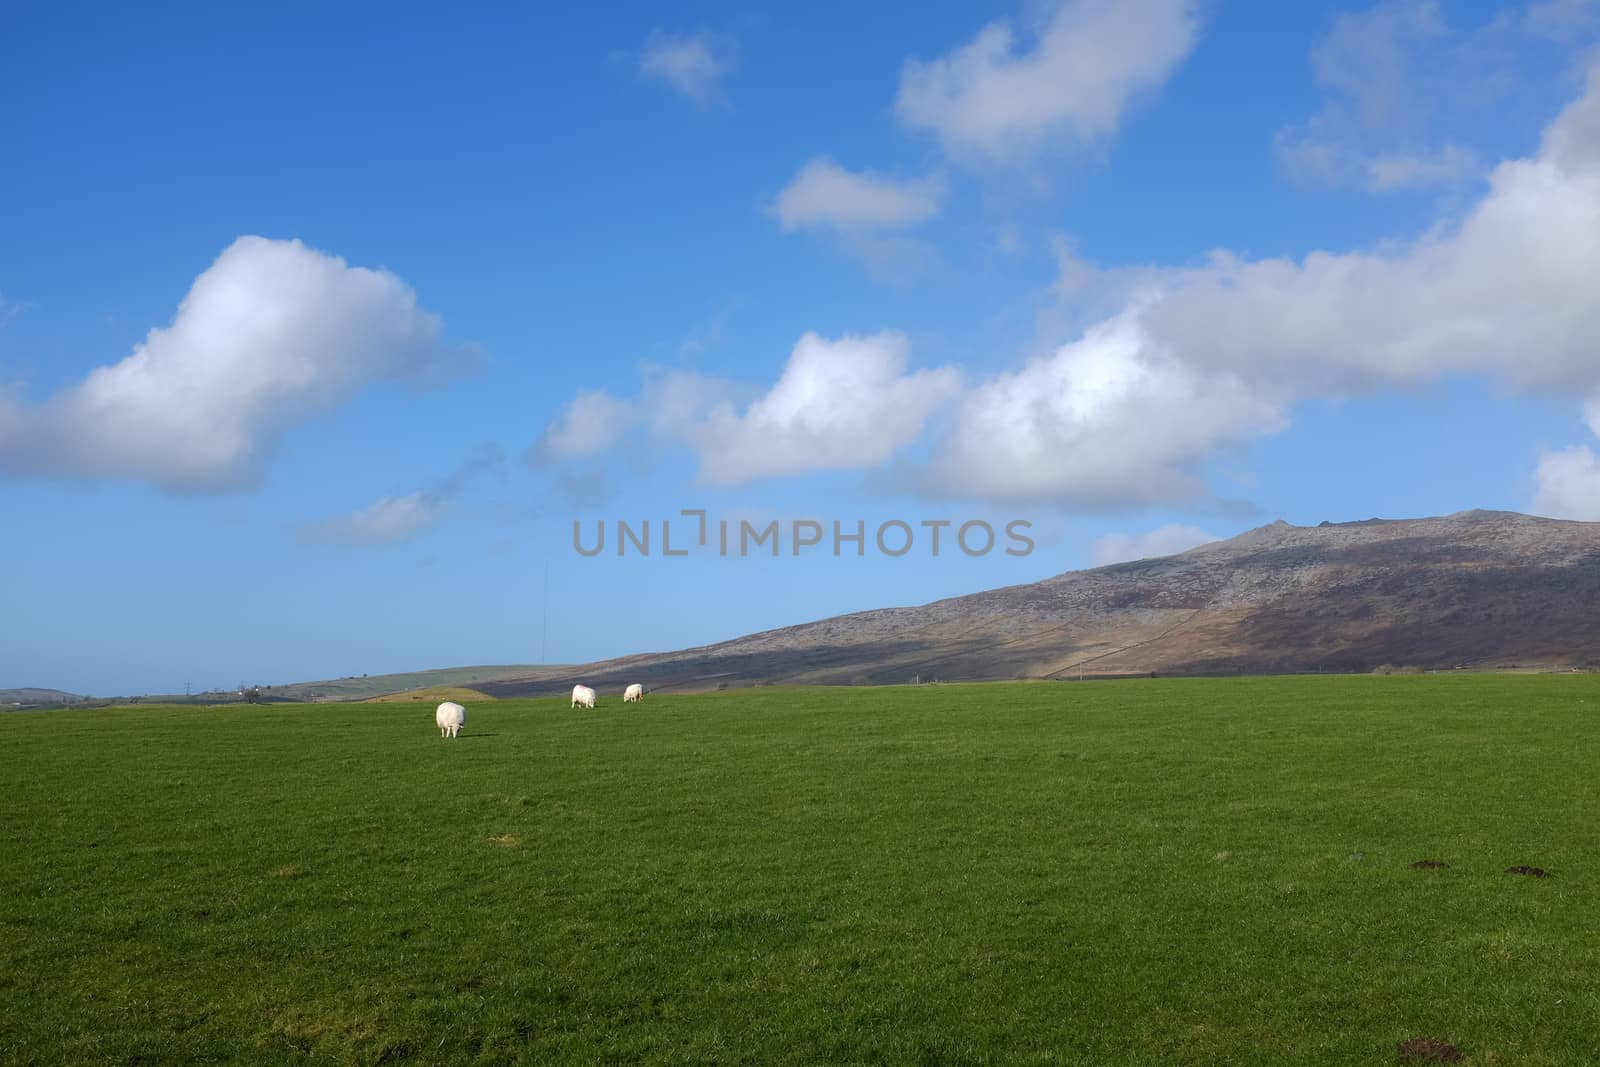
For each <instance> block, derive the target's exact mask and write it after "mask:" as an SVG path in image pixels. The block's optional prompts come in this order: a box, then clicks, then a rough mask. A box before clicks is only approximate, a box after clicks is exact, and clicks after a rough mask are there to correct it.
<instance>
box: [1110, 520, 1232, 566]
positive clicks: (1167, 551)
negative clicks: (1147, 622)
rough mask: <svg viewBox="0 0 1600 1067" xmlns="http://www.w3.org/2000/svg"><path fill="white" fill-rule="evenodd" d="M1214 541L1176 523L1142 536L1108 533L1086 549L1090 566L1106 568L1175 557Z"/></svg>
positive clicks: (1209, 535)
mask: <svg viewBox="0 0 1600 1067" xmlns="http://www.w3.org/2000/svg"><path fill="white" fill-rule="evenodd" d="M1215 540H1218V538H1216V537H1215V536H1213V535H1211V534H1208V533H1206V532H1205V531H1204V530H1201V529H1197V528H1196V527H1193V526H1180V525H1178V524H1176V523H1173V524H1170V525H1167V526H1162V527H1159V528H1157V529H1154V530H1150V531H1148V532H1147V533H1142V534H1125V533H1111V534H1106V535H1105V536H1104V537H1099V538H1096V539H1095V542H1094V544H1092V545H1090V546H1089V565H1090V566H1091V567H1105V566H1109V565H1110V564H1112V563H1126V562H1127V561H1129V560H1135V559H1155V558H1157V557H1160V556H1174V555H1177V554H1178V553H1179V552H1187V551H1189V549H1191V548H1196V547H1198V546H1200V545H1205V544H1210V543H1211V542H1212V541H1215Z"/></svg>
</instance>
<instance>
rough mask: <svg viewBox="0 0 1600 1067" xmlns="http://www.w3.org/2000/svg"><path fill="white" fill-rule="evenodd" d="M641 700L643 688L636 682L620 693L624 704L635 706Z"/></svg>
mask: <svg viewBox="0 0 1600 1067" xmlns="http://www.w3.org/2000/svg"><path fill="white" fill-rule="evenodd" d="M643 699H644V686H642V685H640V684H639V683H638V682H634V683H633V684H632V685H630V686H628V688H626V689H624V690H623V691H622V702H623V703H624V704H637V703H639V701H641V700H643Z"/></svg>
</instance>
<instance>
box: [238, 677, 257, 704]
mask: <svg viewBox="0 0 1600 1067" xmlns="http://www.w3.org/2000/svg"><path fill="white" fill-rule="evenodd" d="M239 699H240V700H242V701H244V702H245V703H246V704H259V703H261V687H260V686H259V685H245V684H244V683H243V682H240V683H239Z"/></svg>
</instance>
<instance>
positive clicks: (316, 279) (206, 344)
mask: <svg viewBox="0 0 1600 1067" xmlns="http://www.w3.org/2000/svg"><path fill="white" fill-rule="evenodd" d="M439 333H440V325H439V318H438V316H436V315H434V314H433V313H431V312H428V311H425V310H423V309H422V308H420V307H418V306H417V299H416V294H415V293H413V292H412V291H411V289H410V288H409V287H408V286H406V284H405V283H404V282H402V281H401V280H400V279H399V278H396V277H395V276H394V275H393V274H390V273H388V272H387V271H382V270H369V269H366V268H363V267H351V266H349V265H347V264H346V263H345V261H344V260H342V259H339V258H337V257H335V256H330V255H327V254H325V253H323V252H318V251H316V250H314V249H311V248H307V247H306V246H305V245H303V244H301V243H300V242H299V241H275V240H268V239H266V238H263V237H241V238H239V239H238V240H237V241H235V242H234V243H233V244H232V245H230V246H229V247H228V248H227V250H226V251H224V252H223V253H222V255H221V256H219V257H218V258H217V261H216V262H215V263H213V264H212V265H211V266H210V267H209V268H207V269H206V271H205V272H204V273H202V274H201V275H200V276H199V277H198V278H196V279H195V281H194V285H193V286H192V287H191V288H190V290H189V293H188V295H187V296H185V297H184V298H183V302H182V303H181V304H180V305H179V306H178V311H177V315H176V316H175V317H174V319H173V321H172V324H171V325H169V326H164V327H160V328H157V329H153V330H151V331H150V332H149V334H148V335H147V336H146V337H145V339H144V340H143V341H142V342H140V343H139V344H137V345H135V346H134V350H133V352H132V353H131V354H130V355H129V356H127V357H126V358H124V359H123V360H121V361H120V362H118V363H114V364H110V365H107V366H102V367H99V368H97V369H95V370H93V371H91V372H90V373H89V375H88V376H87V377H86V378H85V379H84V380H83V381H82V382H80V383H78V384H76V385H73V386H70V387H68V388H66V389H63V390H62V391H60V392H58V393H56V394H55V395H54V396H51V397H49V398H48V399H46V400H45V401H44V402H43V403H40V404H36V405H30V404H28V403H25V402H24V401H23V400H22V399H21V397H20V396H19V395H16V394H15V393H13V395H11V396H10V397H7V396H4V395H0V469H4V470H6V471H9V472H11V473H13V474H23V475H38V476H71V477H90V478H127V479H134V480H141V481H148V482H152V483H154V484H156V485H158V486H161V487H163V488H166V489H170V490H188V491H215V490H224V489H231V488H236V487H239V486H243V485H246V484H248V483H250V482H251V481H252V480H254V479H255V478H256V477H257V476H258V474H259V470H260V466H261V463H262V461H263V459H264V457H265V455H266V454H267V453H268V452H269V451H270V450H271V448H272V445H273V443H274V442H275V441H276V440H277V438H278V437H279V435H281V434H282V433H283V431H284V430H286V429H287V428H288V427H289V426H291V425H293V424H294V423H296V422H299V421H301V420H304V419H306V418H307V417H309V416H311V415H314V414H317V413H319V412H323V411H326V410H328V409H329V408H331V407H333V406H335V405H337V404H338V403H340V402H341V401H343V400H345V399H346V398H348V397H349V396H350V395H351V394H353V393H354V392H355V391H356V390H358V389H359V388H360V387H362V386H363V385H365V384H367V383H369V382H373V381H377V380H380V379H403V378H410V379H414V380H420V379H425V378H428V377H430V376H434V375H436V374H437V373H438V372H440V371H441V370H445V369H449V368H451V367H454V366H459V365H461V363H462V362H463V360H464V358H465V354H464V352H463V351H462V350H459V349H456V350H452V349H449V348H446V347H445V346H443V345H442V344H441V343H440V339H439Z"/></svg>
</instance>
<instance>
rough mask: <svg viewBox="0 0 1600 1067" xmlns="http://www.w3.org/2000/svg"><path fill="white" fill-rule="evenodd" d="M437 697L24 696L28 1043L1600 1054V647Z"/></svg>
mask: <svg viewBox="0 0 1600 1067" xmlns="http://www.w3.org/2000/svg"><path fill="white" fill-rule="evenodd" d="M432 710H433V709H432V707H431V706H428V707H423V706H417V705H411V704H344V705H315V706H295V705H279V706H261V707H248V706H239V707H227V708H216V709H208V708H154V707H146V706H141V707H135V708H124V709H115V710H103V711H76V712H38V713H18V714H11V715H5V716H0V781H3V783H4V803H3V806H0V1062H3V1063H71V1064H102V1063H103V1064H132V1063H176V1062H206V1061H210V1062H225V1061H246V1062H257V1063H267V1064H277V1063H290V1062H299V1061H302V1060H309V1059H313V1058H314V1059H316V1060H318V1061H323V1062H335V1063H344V1062H352V1063H371V1064H377V1063H402V1062H414V1063H427V1064H454V1063H509V1062H522V1063H539V1064H543V1063H564V1062H573V1063H597V1062H664V1063H717V1062H720V1063H751V1064H758V1063H759V1064H769V1063H780V1064H781V1063H792V1064H802V1063H807V1064H809V1063H868V1062H871V1063H920V1064H964V1063H995V1064H1001V1063H1005V1064H1012V1063H1061V1064H1158V1063H1160V1064H1216V1063H1229V1064H1273V1065H1279V1064H1287V1063H1308V1064H1335V1063H1350V1064H1370V1063H1396V1062H1405V1061H1404V1060H1403V1059H1402V1056H1401V1054H1400V1053H1399V1052H1398V1051H1397V1045H1398V1043H1399V1042H1401V1041H1403V1040H1407V1039H1411V1038H1415V1037H1430V1038H1437V1039H1440V1040H1443V1041H1448V1042H1450V1043H1452V1044H1454V1045H1455V1046H1458V1047H1459V1049H1460V1050H1461V1053H1462V1054H1463V1059H1462V1061H1461V1062H1464V1063H1469V1064H1487V1063H1501V1064H1592V1063H1595V1062H1600V848H1597V845H1600V772H1597V766H1600V764H1597V760H1596V754H1597V753H1600V677H1595V676H1588V675H1581V676H1580V675H1575V676H1529V677H1488V676H1438V677H1435V676H1417V677H1402V676H1396V677H1353V678H1289V679H1239V680H1216V681H1208V680H1148V679H1144V680H1129V681H1115V682H1086V683H1055V684H1051V683H1006V684H993V685H959V686H956V685H952V686H922V687H907V688H884V689H756V690H747V691H738V692H725V693H716V694H705V695H683V696H667V695H662V696H651V697H647V698H646V701H645V702H644V703H643V704H642V705H638V706H632V705H624V704H623V703H622V701H621V698H620V695H618V694H602V698H601V704H600V707H599V708H598V709H596V710H595V711H593V712H588V711H574V710H571V709H569V708H567V707H566V706H565V702H564V701H549V700H543V701H502V702H490V703H478V704H472V705H469V708H468V721H467V728H466V730H465V731H464V732H463V734H462V736H461V737H460V738H459V739H458V740H455V741H445V740H440V738H439V735H438V731H437V729H436V728H435V727H434V725H433V714H432ZM1424 859H1433V860H1439V861H1442V862H1444V863H1445V864H1448V866H1446V867H1442V868H1437V869H1428V870H1418V869H1413V867H1412V864H1413V862H1415V861H1418V860H1424ZM1518 865H1528V866H1534V867H1539V868H1543V869H1545V870H1546V871H1548V872H1549V875H1550V876H1549V877H1546V878H1538V877H1534V876H1529V875H1519V874H1508V873H1506V868H1508V867H1512V866H1518Z"/></svg>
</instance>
